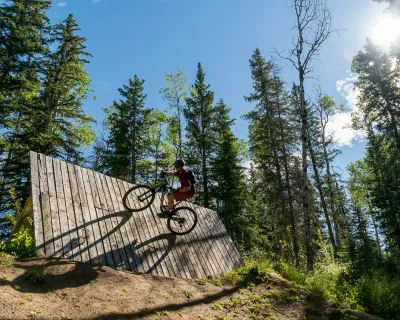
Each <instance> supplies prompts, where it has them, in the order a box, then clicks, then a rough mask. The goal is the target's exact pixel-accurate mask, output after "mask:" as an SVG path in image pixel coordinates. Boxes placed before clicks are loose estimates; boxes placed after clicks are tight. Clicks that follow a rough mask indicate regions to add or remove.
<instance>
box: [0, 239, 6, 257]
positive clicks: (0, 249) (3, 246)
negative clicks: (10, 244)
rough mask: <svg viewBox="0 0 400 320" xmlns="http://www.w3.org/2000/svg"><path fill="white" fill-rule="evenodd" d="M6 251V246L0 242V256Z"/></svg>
mask: <svg viewBox="0 0 400 320" xmlns="http://www.w3.org/2000/svg"><path fill="white" fill-rule="evenodd" d="M5 251H6V244H5V243H4V242H3V241H0V254H1V253H4V252H5Z"/></svg>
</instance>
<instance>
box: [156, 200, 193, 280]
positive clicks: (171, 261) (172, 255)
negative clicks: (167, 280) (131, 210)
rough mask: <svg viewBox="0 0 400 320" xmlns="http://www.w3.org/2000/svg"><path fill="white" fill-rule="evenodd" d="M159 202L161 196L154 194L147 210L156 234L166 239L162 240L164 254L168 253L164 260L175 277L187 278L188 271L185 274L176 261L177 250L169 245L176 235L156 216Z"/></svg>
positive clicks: (179, 263)
mask: <svg viewBox="0 0 400 320" xmlns="http://www.w3.org/2000/svg"><path fill="white" fill-rule="evenodd" d="M160 202H161V195H160V194H156V197H155V200H154V205H153V206H150V208H149V209H150V211H151V216H152V218H153V219H154V222H155V224H156V226H157V229H158V233H159V234H161V235H163V236H164V237H167V238H163V239H162V243H163V250H164V254H165V253H168V254H167V255H166V257H165V259H167V263H168V265H169V268H171V267H172V269H173V271H174V274H175V276H177V277H182V278H189V277H190V273H189V271H187V274H186V272H185V270H184V268H183V266H182V263H181V261H179V260H178V259H179V256H178V252H177V250H178V248H177V247H176V246H175V244H174V243H170V242H172V241H175V242H176V238H177V237H176V235H172V234H171V233H170V232H169V230H168V228H167V225H166V223H165V221H164V222H163V221H161V219H160V218H159V217H158V216H157V212H159V211H160Z"/></svg>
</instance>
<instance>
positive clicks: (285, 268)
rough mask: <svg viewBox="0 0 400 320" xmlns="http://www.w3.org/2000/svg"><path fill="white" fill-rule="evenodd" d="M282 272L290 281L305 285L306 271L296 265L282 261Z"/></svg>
mask: <svg viewBox="0 0 400 320" xmlns="http://www.w3.org/2000/svg"><path fill="white" fill-rule="evenodd" d="M279 270H280V273H281V274H282V275H283V276H284V277H285V278H286V279H287V280H289V281H292V282H294V283H297V284H300V285H304V284H305V282H306V276H305V275H304V272H301V271H300V270H299V269H297V268H296V267H294V266H292V265H289V264H287V263H284V262H281V263H280V265H279Z"/></svg>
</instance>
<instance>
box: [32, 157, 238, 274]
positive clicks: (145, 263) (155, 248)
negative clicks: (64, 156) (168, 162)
mask: <svg viewBox="0 0 400 320" xmlns="http://www.w3.org/2000/svg"><path fill="white" fill-rule="evenodd" d="M30 165H31V194H32V201H33V219H34V233H35V240H36V247H37V250H39V252H40V253H42V254H46V255H49V256H51V255H56V256H59V257H64V258H70V259H74V260H76V261H82V262H90V263H92V264H98V265H104V266H110V267H113V268H117V269H124V270H129V271H134V272H139V273H148V274H153V275H157V276H164V277H182V278H205V277H214V276H218V275H221V274H224V273H227V272H229V271H231V270H233V269H234V268H238V267H240V266H242V265H243V260H242V258H241V256H240V254H239V252H238V250H237V248H236V247H235V245H234V243H233V241H232V239H231V238H230V236H229V234H228V232H227V230H226V228H225V226H224V225H223V223H222V221H221V219H220V218H219V217H218V215H217V213H216V212H215V211H212V210H210V209H206V208H203V207H200V206H197V205H194V204H192V203H190V202H182V203H180V204H179V205H178V207H190V208H192V209H193V210H195V212H196V213H197V216H198V224H197V226H196V228H195V229H194V230H193V231H192V232H191V233H189V234H187V235H183V236H180V235H175V234H172V233H171V232H170V231H169V230H168V228H167V219H162V218H160V217H159V216H158V215H157V213H158V212H159V211H160V205H161V203H160V201H161V195H160V194H156V197H155V200H154V202H153V204H152V205H151V206H150V207H149V208H147V209H146V210H142V211H139V212H127V211H126V210H125V208H124V206H123V203H122V198H123V196H124V194H125V193H126V192H127V190H128V189H130V188H131V187H133V185H132V184H130V183H128V182H126V181H122V180H118V179H115V178H112V177H109V176H105V175H103V174H101V173H97V172H94V171H91V170H88V169H85V168H82V167H80V166H77V165H73V164H71V163H66V162H64V161H60V160H57V159H52V158H49V157H46V156H45V155H43V154H38V153H35V152H31V153H30ZM138 192H140V191H138ZM136 195H137V193H136ZM129 201H130V205H132V206H133V205H134V203H133V200H132V199H131V198H130V200H129Z"/></svg>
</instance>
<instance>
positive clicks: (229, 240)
mask: <svg viewBox="0 0 400 320" xmlns="http://www.w3.org/2000/svg"><path fill="white" fill-rule="evenodd" d="M214 214H215V215H216V216H217V219H218V221H217V223H218V224H219V225H220V228H221V229H222V230H223V232H225V233H226V234H227V236H226V237H225V242H226V245H227V246H228V248H229V250H230V251H231V252H232V255H231V256H232V259H233V260H234V265H235V268H240V267H242V266H243V265H244V262H243V259H242V256H241V255H240V253H239V250H238V249H237V247H236V245H235V244H234V242H233V240H232V238H231V237H230V235H229V233H228V231H227V229H226V227H225V226H224V224H223V223H222V220H221V218H219V217H218V215H217V213H216V212H214Z"/></svg>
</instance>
